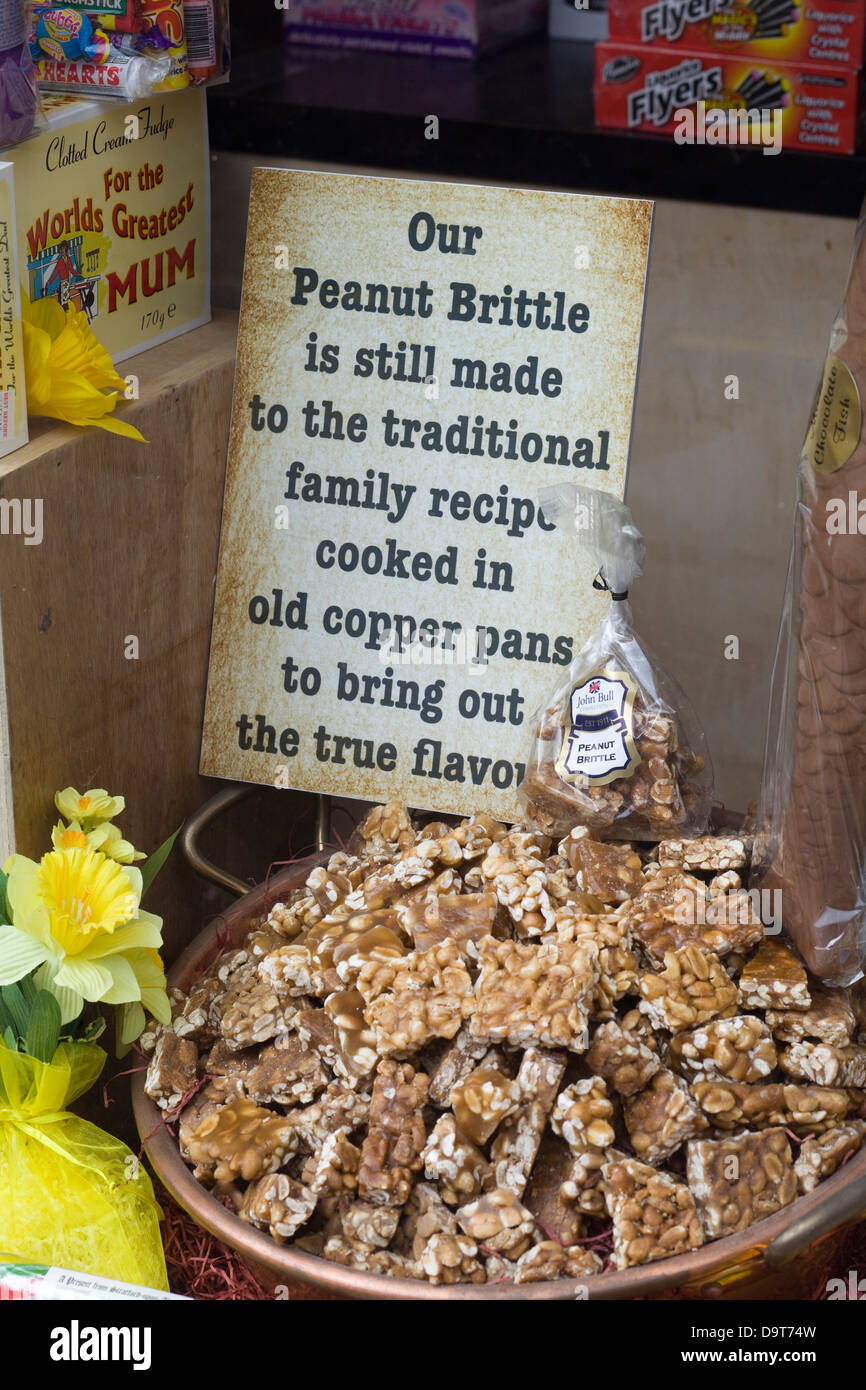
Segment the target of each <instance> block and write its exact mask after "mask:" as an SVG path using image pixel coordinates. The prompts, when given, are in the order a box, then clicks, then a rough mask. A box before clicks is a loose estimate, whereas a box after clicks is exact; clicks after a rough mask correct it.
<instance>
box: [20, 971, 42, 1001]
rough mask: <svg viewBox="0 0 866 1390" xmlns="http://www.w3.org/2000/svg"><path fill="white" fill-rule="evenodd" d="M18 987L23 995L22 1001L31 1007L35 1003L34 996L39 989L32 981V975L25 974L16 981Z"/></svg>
mask: <svg viewBox="0 0 866 1390" xmlns="http://www.w3.org/2000/svg"><path fill="white" fill-rule="evenodd" d="M18 988H19V989H20V991H21V993H22V994H23V995H24V1003H25V1004H26V1005H27V1007H28V1008H31V1007H32V1006H33V1005H34V1004H35V1003H36V996H37V995H38V993H39V990H38V989H37V988H36V986H35V984H34V983H33V976H32V975H25V976H24V977H23V978H22V979H20V980H19V981H18Z"/></svg>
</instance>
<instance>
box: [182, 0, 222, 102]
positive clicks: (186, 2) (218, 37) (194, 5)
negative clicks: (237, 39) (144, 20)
mask: <svg viewBox="0 0 866 1390" xmlns="http://www.w3.org/2000/svg"><path fill="white" fill-rule="evenodd" d="M183 22H184V27H185V29H186V43H187V53H188V59H189V80H190V82H191V83H192V84H193V86H195V87H201V86H204V85H205V84H207V85H210V84H211V83H214V82H223V81H225V80H226V79H227V77H228V73H229V66H230V60H231V55H230V45H229V6H228V0H183Z"/></svg>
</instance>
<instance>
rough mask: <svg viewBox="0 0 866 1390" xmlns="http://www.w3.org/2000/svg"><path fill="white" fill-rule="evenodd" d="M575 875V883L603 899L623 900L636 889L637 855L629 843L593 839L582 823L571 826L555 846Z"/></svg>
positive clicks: (640, 876) (639, 884)
mask: <svg viewBox="0 0 866 1390" xmlns="http://www.w3.org/2000/svg"><path fill="white" fill-rule="evenodd" d="M559 852H560V854H564V855H565V857H566V858H567V859H568V861H569V863H570V864H571V866H572V868H573V869H574V871H575V873H576V875H577V882H578V887H580V888H581V889H582V890H583V891H584V892H586V893H592V895H593V896H594V897H596V898H600V899H601V901H602V902H603V903H624V902H627V901H628V899H629V898H633V897H634V896H635V894H636V893H638V892H640V889H641V888H642V886H643V881H644V880H643V874H642V865H641V859H640V855H639V854H636V853H635V852H634V850H633V849H632V847H631V845H629V844H614V843H612V842H610V841H608V842H606V843H602V842H601V841H600V840H594V839H593V838H592V835H591V834H590V832H589V830H588V828H587V827H586V826H584V825H578V826H575V828H574V829H573V830H571V831H569V833H568V835H566V836H565V839H564V840H563V841H562V843H561V844H560V846H559Z"/></svg>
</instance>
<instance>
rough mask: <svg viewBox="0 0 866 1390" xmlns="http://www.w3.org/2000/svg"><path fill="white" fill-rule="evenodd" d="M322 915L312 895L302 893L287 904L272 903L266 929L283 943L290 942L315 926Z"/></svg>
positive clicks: (319, 906)
mask: <svg viewBox="0 0 866 1390" xmlns="http://www.w3.org/2000/svg"><path fill="white" fill-rule="evenodd" d="M323 915H324V912H323V909H322V907H321V905H320V904H319V903H318V902H317V901H316V899H315V898H314V897H313V895H312V893H308V892H306V891H303V892H301V893H300V894H299V895H298V896H297V897H294V896H293V897H291V898H290V899H289V901H288V902H284V903H274V905H273V907H272V908H271V910H270V912H269V913H268V918H267V927H268V929H269V930H270V931H272V932H273V933H274V935H275V936H279V937H281V938H282V939H283V941H292V940H294V938H295V937H298V936H300V935H302V933H303V932H306V931H309V929H310V927H313V926H315V924H316V923H317V922H318V921H320V920H321V918H322V917H323Z"/></svg>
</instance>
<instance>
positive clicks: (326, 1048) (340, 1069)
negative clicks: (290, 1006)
mask: <svg viewBox="0 0 866 1390" xmlns="http://www.w3.org/2000/svg"><path fill="white" fill-rule="evenodd" d="M295 1031H296V1033H297V1035H298V1037H299V1038H300V1040H301V1042H302V1043H303V1044H304V1046H305V1047H307V1048H309V1049H310V1051H312V1052H315V1053H317V1054H318V1056H319V1057H321V1059H322V1061H323V1063H324V1064H325V1066H326V1067H327V1068H328V1069H329V1070H330V1071H332V1072H334V1073H335V1074H336V1075H338V1076H340V1077H341V1078H342V1079H343V1080H344V1081H348V1082H349V1084H350V1085H352V1084H354V1083H355V1082H356V1081H357V1079H358V1073H357V1072H356V1071H355V1070H354V1069H353V1068H352V1067H351V1066H350V1065H349V1060H348V1058H347V1057H346V1056H345V1055H344V1053H343V1049H342V1047H341V1046H340V1035H339V1033H338V1031H337V1025H336V1024H335V1022H334V1020H333V1019H332V1018H331V1016H330V1014H328V1013H327V1012H326V1011H325V1009H302V1010H301V1011H300V1013H299V1014H298V1015H297V1017H296V1019H295Z"/></svg>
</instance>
